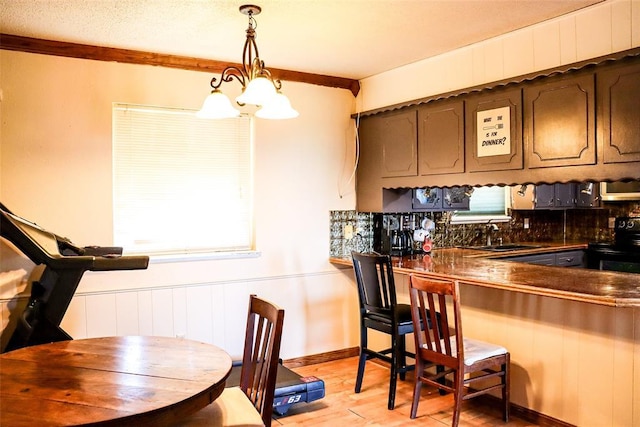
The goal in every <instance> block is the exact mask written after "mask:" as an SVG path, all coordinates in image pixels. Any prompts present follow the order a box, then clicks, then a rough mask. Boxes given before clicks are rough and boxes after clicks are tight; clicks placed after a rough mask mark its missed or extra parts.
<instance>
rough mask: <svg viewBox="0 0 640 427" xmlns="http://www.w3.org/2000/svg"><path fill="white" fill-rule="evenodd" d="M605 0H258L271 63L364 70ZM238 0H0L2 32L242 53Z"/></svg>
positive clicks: (203, 53)
mask: <svg viewBox="0 0 640 427" xmlns="http://www.w3.org/2000/svg"><path fill="white" fill-rule="evenodd" d="M601 1H603V0H256V2H257V4H258V5H259V6H260V7H262V13H261V14H260V15H257V16H256V21H257V28H256V34H257V37H256V41H257V44H258V48H259V49H260V57H261V58H262V60H264V61H265V65H266V66H267V67H268V68H269V67H271V68H280V69H286V70H292V71H300V72H307V73H314V74H325V75H330V76H338V77H346V78H350V79H358V80H359V79H362V78H365V77H368V76H371V75H375V74H378V73H381V72H384V71H387V70H390V69H393V68H397V67H400V66H403V65H406V64H410V63H412V62H415V61H418V60H421V59H425V58H429V57H431V56H435V55H438V54H441V53H443V52H447V51H451V50H454V49H457V48H460V47H463V46H466V45H470V44H473V43H476V42H479V41H482V40H485V39H488V38H491V37H494V36H497V35H499V34H503V33H506V32H509V31H513V30H516V29H519V28H523V27H526V26H529V25H532V24H536V23H539V22H542V21H545V20H548V19H552V18H555V17H557V16H561V15H564V14H567V13H570V12H573V11H575V10H578V9H581V8H584V7H587V6H590V5H593V4H595V3H599V2H601ZM245 3H246V1H242V0H236V1H233V0H55V1H52V0H0V9H1V11H0V13H1V21H0V24H1V25H0V30H1V32H2V33H6V34H13V35H19V36H25V37H34V38H41V39H48V40H56V41H65V42H73V43H81V44H90V45H96V46H106V47H116V48H124V49H134V50H141V51H149V52H155V53H164V54H173V55H182V56H190V57H197V58H206V59H214V60H219V61H228V62H236V63H237V62H241V61H242V47H243V45H244V40H245V30H246V28H247V24H248V20H247V17H246V16H245V15H243V14H241V13H240V12H239V11H238V8H239V6H241V5H243V4H245Z"/></svg>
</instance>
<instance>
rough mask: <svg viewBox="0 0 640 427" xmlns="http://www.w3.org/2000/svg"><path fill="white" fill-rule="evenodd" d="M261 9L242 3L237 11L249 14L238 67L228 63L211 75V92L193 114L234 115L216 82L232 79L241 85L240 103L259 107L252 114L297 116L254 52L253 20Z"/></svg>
mask: <svg viewBox="0 0 640 427" xmlns="http://www.w3.org/2000/svg"><path fill="white" fill-rule="evenodd" d="M261 11H262V9H261V8H260V7H259V6H254V5H243V6H240V12H241V13H243V14H244V15H247V16H248V17H249V27H248V28H247V40H246V41H245V42H244V49H243V51H242V68H240V67H237V66H229V67H227V68H225V69H224V70H223V71H222V74H221V75H220V80H219V81H218V79H217V78H216V77H214V78H212V79H211V88H212V90H211V93H210V94H209V96H207V98H206V99H205V100H204V103H203V104H202V108H201V109H200V111H198V113H197V116H198V117H200V118H205V119H226V118H231V117H238V116H239V115H240V111H239V110H238V109H237V108H235V107H234V106H233V105H232V104H231V101H230V100H229V98H228V97H227V96H226V95H225V94H224V93H222V91H221V90H220V86H221V85H222V83H223V82H230V81H232V80H233V79H235V80H237V81H238V82H240V84H241V85H242V93H241V94H240V96H238V97H237V98H236V103H237V104H238V105H240V106H244V105H246V104H251V105H257V106H259V107H261V108H260V109H259V110H258V111H256V117H260V118H263V119H291V118H294V117H298V112H297V111H296V110H294V109H293V108H292V107H291V103H290V102H289V99H288V98H287V97H286V96H285V95H283V94H282V92H280V89H281V88H282V83H281V82H280V80H274V79H273V77H272V76H271V72H270V71H269V70H268V69H266V68H265V67H264V61H262V60H261V59H260V55H259V54H258V45H256V20H255V19H254V15H258V14H259V13H260V12H261Z"/></svg>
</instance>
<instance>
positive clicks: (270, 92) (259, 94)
mask: <svg viewBox="0 0 640 427" xmlns="http://www.w3.org/2000/svg"><path fill="white" fill-rule="evenodd" d="M275 95H276V88H275V86H274V85H273V83H272V82H271V80H269V79H268V78H266V77H261V76H258V77H256V78H254V79H253V80H251V81H250V82H249V84H248V85H247V87H246V88H245V89H244V91H243V92H242V94H241V95H240V96H238V97H237V98H236V101H237V102H238V104H240V105H244V104H251V105H266V104H267V103H268V102H269V101H270V100H271V98H273V97H274V96H275Z"/></svg>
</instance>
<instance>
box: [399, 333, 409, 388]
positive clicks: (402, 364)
mask: <svg viewBox="0 0 640 427" xmlns="http://www.w3.org/2000/svg"><path fill="white" fill-rule="evenodd" d="M398 350H399V352H398V367H399V369H398V370H399V371H400V380H401V381H404V380H405V378H406V375H405V373H406V372H407V342H406V340H405V336H404V335H400V336H399V337H398Z"/></svg>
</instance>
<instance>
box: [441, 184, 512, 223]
mask: <svg viewBox="0 0 640 427" xmlns="http://www.w3.org/2000/svg"><path fill="white" fill-rule="evenodd" d="M508 190H509V187H499V186H491V187H474V191H473V194H471V198H470V199H469V210H468V211H456V212H455V214H454V215H453V216H452V218H451V223H453V224H472V223H480V222H488V221H492V222H504V221H509V220H510V219H511V218H510V217H509V216H508V215H507V209H506V197H507V195H508V194H509V191H508Z"/></svg>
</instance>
